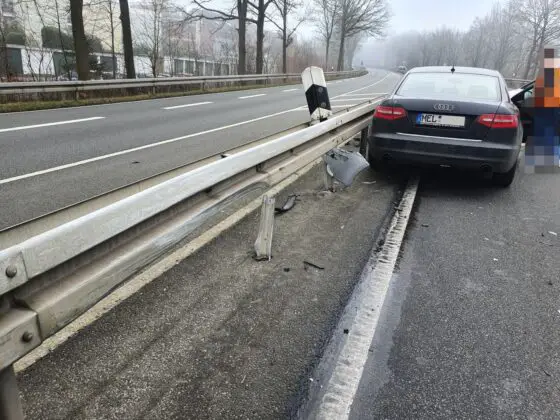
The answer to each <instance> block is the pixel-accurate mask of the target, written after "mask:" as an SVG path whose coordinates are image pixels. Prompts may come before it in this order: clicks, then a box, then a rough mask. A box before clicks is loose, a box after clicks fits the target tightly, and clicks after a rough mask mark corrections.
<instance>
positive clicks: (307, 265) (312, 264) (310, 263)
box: [303, 261, 325, 270]
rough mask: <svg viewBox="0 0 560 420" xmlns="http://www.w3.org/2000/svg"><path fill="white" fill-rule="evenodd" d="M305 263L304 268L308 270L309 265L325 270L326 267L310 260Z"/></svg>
mask: <svg viewBox="0 0 560 420" xmlns="http://www.w3.org/2000/svg"><path fill="white" fill-rule="evenodd" d="M303 265H304V268H305V269H306V270H307V267H313V268H316V269H317V270H324V269H325V267H321V266H320V265H317V264H314V263H312V262H309V261H303Z"/></svg>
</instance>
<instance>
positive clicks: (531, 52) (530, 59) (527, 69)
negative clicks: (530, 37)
mask: <svg viewBox="0 0 560 420" xmlns="http://www.w3.org/2000/svg"><path fill="white" fill-rule="evenodd" d="M536 49H537V45H536V41H533V45H532V46H531V50H529V55H528V56H527V63H526V64H525V73H523V79H527V78H528V77H529V72H530V71H531V65H532V63H533V55H534V53H535V50H536Z"/></svg>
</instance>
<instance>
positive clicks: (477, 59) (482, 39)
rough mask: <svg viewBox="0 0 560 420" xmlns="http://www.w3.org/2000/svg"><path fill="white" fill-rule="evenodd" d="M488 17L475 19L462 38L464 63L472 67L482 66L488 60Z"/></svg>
mask: <svg viewBox="0 0 560 420" xmlns="http://www.w3.org/2000/svg"><path fill="white" fill-rule="evenodd" d="M488 23H489V20H488V19H478V18H477V19H475V20H474V22H473V24H472V25H471V27H470V29H469V30H468V32H467V33H466V34H465V36H464V38H463V48H464V54H465V63H466V64H467V65H469V66H472V67H484V66H485V65H486V63H487V60H488V54H489V51H490V49H489V47H490V45H489V43H488V30H489V26H490V25H489V24H488Z"/></svg>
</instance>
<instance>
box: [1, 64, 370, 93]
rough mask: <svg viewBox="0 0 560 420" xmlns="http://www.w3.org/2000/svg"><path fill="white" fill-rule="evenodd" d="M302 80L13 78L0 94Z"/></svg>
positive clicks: (350, 73)
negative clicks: (52, 79) (58, 80)
mask: <svg viewBox="0 0 560 420" xmlns="http://www.w3.org/2000/svg"><path fill="white" fill-rule="evenodd" d="M366 73H367V72H366V71H363V70H357V71H345V72H328V73H325V76H326V77H327V78H342V77H356V76H360V75H364V74H366ZM293 79H297V80H301V74H297V73H288V74H249V75H235V76H194V77H166V78H141V79H117V80H87V81H63V82H16V83H0V95H18V94H37V93H64V92H66V93H68V92H70V93H72V92H75V93H76V94H78V93H80V92H88V91H94V90H110V89H129V88H152V89H153V90H155V89H157V88H160V87H171V86H177V85H185V86H188V85H197V84H198V85H201V86H206V85H210V84H219V83H239V82H265V83H271V82H274V81H289V80H293Z"/></svg>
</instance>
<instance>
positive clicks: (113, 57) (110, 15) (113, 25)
mask: <svg viewBox="0 0 560 420" xmlns="http://www.w3.org/2000/svg"><path fill="white" fill-rule="evenodd" d="M114 13H115V10H114V9H113V3H112V0H109V18H110V19H111V60H112V62H113V79H116V78H117V56H116V55H115V22H113V16H114Z"/></svg>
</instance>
